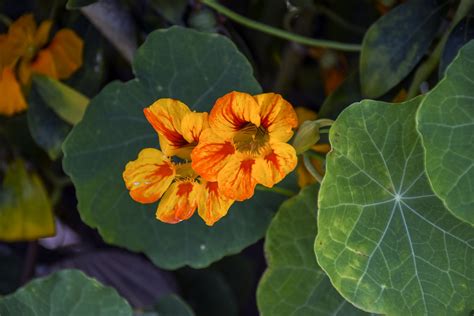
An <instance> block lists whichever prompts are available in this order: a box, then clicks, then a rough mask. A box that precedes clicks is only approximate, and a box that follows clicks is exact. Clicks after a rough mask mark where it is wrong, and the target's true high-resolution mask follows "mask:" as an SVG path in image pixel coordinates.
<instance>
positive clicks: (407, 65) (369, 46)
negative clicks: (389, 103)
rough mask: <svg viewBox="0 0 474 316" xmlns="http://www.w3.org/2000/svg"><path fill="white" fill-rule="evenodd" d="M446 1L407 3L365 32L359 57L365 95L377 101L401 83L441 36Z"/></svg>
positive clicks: (429, 0)
mask: <svg viewBox="0 0 474 316" xmlns="http://www.w3.org/2000/svg"><path fill="white" fill-rule="evenodd" d="M444 8H447V5H446V1H444V0H442V1H438V0H416V1H406V2H405V3H403V4H401V5H399V6H397V7H396V8H394V9H393V10H391V11H390V12H388V13H387V14H386V15H384V16H383V17H381V18H380V19H379V20H378V21H377V22H375V23H374V24H373V25H372V26H371V27H370V28H369V30H368V31H367V33H365V36H364V41H363V43H362V52H361V55H360V67H359V68H360V83H361V88H362V94H363V95H365V96H366V97H370V98H377V97H379V96H381V95H383V94H385V93H386V92H387V91H389V90H390V89H391V88H393V87H394V86H396V85H397V84H398V83H399V82H400V81H402V80H403V79H404V78H405V77H406V76H407V75H408V74H409V73H410V71H411V70H412V69H413V67H415V66H416V64H417V63H418V62H419V61H420V60H421V58H422V57H423V55H424V54H425V52H426V51H427V50H428V48H429V47H430V44H431V42H432V41H433V39H434V38H435V36H436V35H437V34H438V29H439V24H440V23H441V21H442V13H443V9H444Z"/></svg>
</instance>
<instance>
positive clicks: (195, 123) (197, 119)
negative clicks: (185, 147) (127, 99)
mask: <svg viewBox="0 0 474 316" xmlns="http://www.w3.org/2000/svg"><path fill="white" fill-rule="evenodd" d="M208 116H209V115H208V114H207V113H198V112H191V113H188V114H186V115H185V116H184V117H183V120H182V121H181V131H182V133H183V137H184V139H186V141H187V142H188V143H190V144H193V143H194V144H197V143H198V142H199V138H200V136H201V133H202V132H203V131H204V130H205V129H207V128H209V118H208Z"/></svg>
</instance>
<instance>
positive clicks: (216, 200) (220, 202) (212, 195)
mask: <svg viewBox="0 0 474 316" xmlns="http://www.w3.org/2000/svg"><path fill="white" fill-rule="evenodd" d="M201 187H202V192H201V195H200V197H199V204H198V212H199V216H201V218H202V219H203V220H204V222H206V225H208V226H212V225H214V223H215V222H217V221H218V220H219V219H221V218H222V217H224V216H225V215H227V212H228V211H229V208H230V206H231V205H232V203H234V201H233V200H231V199H229V198H227V197H225V196H224V195H223V194H221V192H220V190H219V185H218V184H217V182H208V181H206V180H204V179H201Z"/></svg>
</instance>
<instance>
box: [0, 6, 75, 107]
mask: <svg viewBox="0 0 474 316" xmlns="http://www.w3.org/2000/svg"><path fill="white" fill-rule="evenodd" d="M51 26H52V21H50V20H47V21H43V22H42V23H41V24H40V25H39V27H37V26H36V22H35V20H34V18H33V15H32V14H26V15H23V16H21V17H20V18H19V19H18V20H16V21H15V22H13V23H12V24H11V25H10V27H9V29H8V33H7V34H1V35H0V92H1V93H2V96H3V97H2V99H1V100H0V114H4V115H8V116H10V115H13V114H15V113H18V112H21V111H23V110H25V109H26V107H27V104H26V101H25V98H24V96H23V94H22V91H21V85H23V86H28V85H29V83H30V80H31V74H32V73H40V74H44V75H47V76H50V77H53V78H55V79H66V78H68V77H69V76H71V75H72V74H73V73H74V72H75V71H76V70H77V69H78V68H79V67H80V66H81V65H82V48H83V42H82V40H81V39H80V38H79V37H78V36H77V35H76V33H74V31H72V30H69V29H62V30H60V31H59V32H57V33H56V35H55V36H54V38H53V40H52V41H51V43H50V45H49V46H48V47H46V48H44V49H41V47H43V46H44V45H45V44H46V43H47V42H48V38H49V33H50V30H51ZM40 49H41V50H40Z"/></svg>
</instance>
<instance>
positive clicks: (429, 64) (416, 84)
mask: <svg viewBox="0 0 474 316" xmlns="http://www.w3.org/2000/svg"><path fill="white" fill-rule="evenodd" d="M473 5H474V0H461V2H460V3H459V6H458V9H457V10H456V14H455V15H454V18H453V21H452V22H451V25H450V26H449V28H448V30H447V31H446V32H445V33H444V34H443V37H442V38H441V39H440V40H439V42H438V44H437V45H436V47H435V49H434V50H433V52H432V53H431V55H430V56H429V57H428V59H426V60H425V62H423V63H422V64H421V65H420V66H419V67H418V69H417V70H416V72H415V75H414V77H413V81H412V83H411V85H410V88H409V89H408V94H407V99H411V98H413V97H415V96H416V95H417V94H418V92H419V88H420V85H421V84H422V83H423V81H425V80H426V79H427V78H428V77H429V76H430V75H431V74H432V73H433V71H434V70H435V68H436V66H438V64H439V60H440V58H441V54H442V53H443V49H444V46H445V44H446V41H447V40H448V37H449V34H451V31H452V30H453V29H454V27H455V26H456V25H457V24H458V23H459V21H461V20H462V19H463V18H464V17H465V16H466V15H467V14H468V13H469V11H470V9H471V8H472V6H473Z"/></svg>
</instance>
